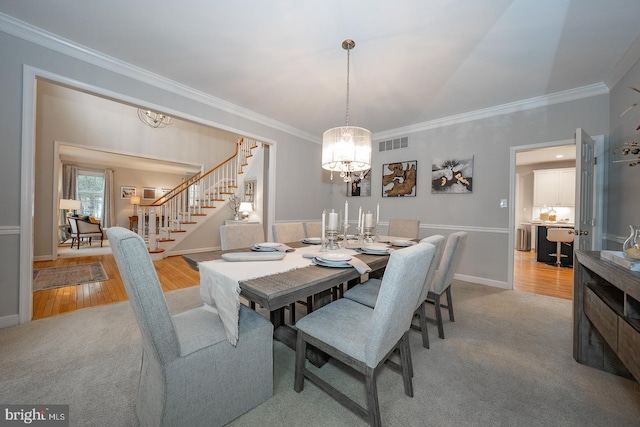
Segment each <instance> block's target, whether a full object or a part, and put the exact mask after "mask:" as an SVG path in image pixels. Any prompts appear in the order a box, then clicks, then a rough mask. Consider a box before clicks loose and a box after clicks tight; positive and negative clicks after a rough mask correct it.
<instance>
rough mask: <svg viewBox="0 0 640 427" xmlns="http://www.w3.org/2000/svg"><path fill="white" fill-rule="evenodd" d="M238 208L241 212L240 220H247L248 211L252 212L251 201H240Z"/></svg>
mask: <svg viewBox="0 0 640 427" xmlns="http://www.w3.org/2000/svg"><path fill="white" fill-rule="evenodd" d="M238 210H239V211H240V212H241V213H242V220H243V221H248V220H249V212H253V207H252V206H251V203H249V202H242V203H240V207H239V208H238Z"/></svg>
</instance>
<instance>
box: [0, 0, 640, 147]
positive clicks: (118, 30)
mask: <svg viewBox="0 0 640 427" xmlns="http://www.w3.org/2000/svg"><path fill="white" fill-rule="evenodd" d="M0 13H4V14H6V15H10V16H12V17H15V18H17V19H19V20H22V21H25V22H27V23H30V24H32V25H34V26H36V27H39V28H41V29H44V30H46V31H48V32H51V33H54V34H56V35H58V36H60V37H62V38H65V39H68V40H71V41H73V42H75V43H77V44H80V45H82V46H85V47H88V48H90V49H93V50H96V51H99V52H102V53H104V54H106V55H110V56H112V57H115V58H118V59H119V60H121V61H125V62H127V63H129V64H132V65H135V66H137V67H140V68H143V69H146V70H149V71H151V72H153V73H156V74H158V75H161V76H164V77H166V78H169V79H171V80H174V81H176V82H179V83H181V84H183V85H186V86H189V87H191V88H193V89H196V90H198V91H201V92H203V93H206V94H209V95H210V96H213V97H216V98H219V99H222V100H224V101H226V102H230V103H233V104H235V105H238V106H241V107H243V108H245V109H248V110H250V111H253V112H255V113H258V114H261V115H264V116H266V117H269V118H271V119H275V120H277V121H280V122H282V123H285V124H287V125H289V126H293V127H294V128H297V129H299V130H302V131H304V132H307V133H309V134H312V135H317V136H318V138H319V137H320V135H321V134H322V132H323V131H324V130H326V129H328V128H331V127H334V126H337V125H340V124H342V123H344V119H345V97H346V71H347V67H346V63H347V55H346V51H345V50H343V49H342V47H341V43H342V41H343V40H344V39H347V38H351V39H354V40H355V42H356V47H355V49H354V50H353V51H352V52H351V87H350V120H349V122H350V124H351V125H354V126H362V127H366V128H369V129H370V130H371V131H372V132H374V133H376V132H382V131H388V130H391V129H396V128H400V127H404V126H409V125H413V124H417V123H424V122H428V121H431V120H436V119H441V118H445V117H451V116H454V115H458V114H463V113H467V112H471V111H476V110H479V109H485V108H489V107H492V106H497V105H503V104H508V103H512V102H516V101H521V100H526V99H531V98H536V97H540V96H545V95H550V94H554V93H558V92H563V91H568V90H574V89H576V88H584V87H589V86H590V85H597V84H599V83H602V82H604V83H605V84H608V85H610V84H611V83H612V82H613V83H615V81H617V79H618V78H619V76H620V75H621V73H623V72H625V71H626V69H624V68H625V67H626V68H628V67H629V66H630V65H632V64H633V62H635V60H637V58H638V55H637V53H638V52H640V48H638V46H639V45H640V37H639V34H640V25H639V24H638V23H639V22H640V1H638V0H544V1H540V0H483V1H480V0H478V1H468V0H467V1H463V0H430V1H418V0H395V1H386V2H383V1H374V0H351V1H338V0H305V1H300V0H272V1H264V0H245V1H211V0H182V1H180V2H175V1H171V2H170V1H166V0H156V1H154V2H152V3H151V2H142V1H135V2H132V1H130V0H110V1H101V2H96V1H84V2H77V1H70V0H22V1H9V0H0ZM625 55H626V56H625ZM630 56H631V57H633V58H634V59H633V62H631V64H629V61H628V59H629V57H630Z"/></svg>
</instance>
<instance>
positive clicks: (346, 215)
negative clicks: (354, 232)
mask: <svg viewBox="0 0 640 427" xmlns="http://www.w3.org/2000/svg"><path fill="white" fill-rule="evenodd" d="M344 225H345V227H346V226H347V225H349V201H348V200H346V201H345V202H344Z"/></svg>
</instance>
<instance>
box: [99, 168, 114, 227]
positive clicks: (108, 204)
mask: <svg viewBox="0 0 640 427" xmlns="http://www.w3.org/2000/svg"><path fill="white" fill-rule="evenodd" d="M102 201H103V203H102V226H103V227H105V228H108V227H111V226H112V225H113V224H114V223H115V208H114V205H113V169H105V170H104V196H103V200H102Z"/></svg>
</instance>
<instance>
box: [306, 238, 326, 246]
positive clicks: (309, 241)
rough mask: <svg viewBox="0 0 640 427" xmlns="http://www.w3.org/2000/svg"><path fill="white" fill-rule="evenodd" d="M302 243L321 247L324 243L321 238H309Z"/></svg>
mask: <svg viewBox="0 0 640 427" xmlns="http://www.w3.org/2000/svg"><path fill="white" fill-rule="evenodd" d="M302 243H307V244H309V245H319V244H321V243H322V239H321V238H320V237H307V238H306V239H302Z"/></svg>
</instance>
